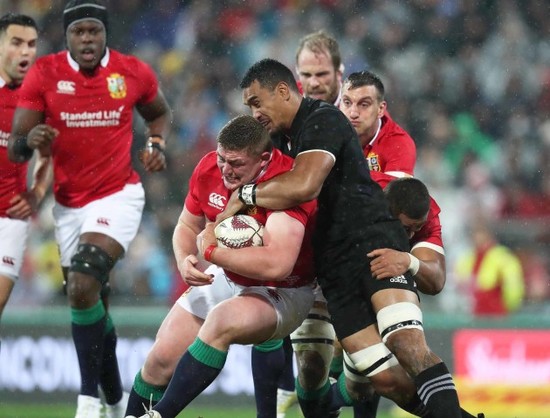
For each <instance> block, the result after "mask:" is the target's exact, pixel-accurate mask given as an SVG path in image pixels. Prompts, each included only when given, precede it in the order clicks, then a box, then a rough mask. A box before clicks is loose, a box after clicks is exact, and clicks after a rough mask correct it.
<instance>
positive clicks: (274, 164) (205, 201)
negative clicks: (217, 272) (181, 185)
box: [185, 149, 316, 287]
mask: <svg viewBox="0 0 550 418" xmlns="http://www.w3.org/2000/svg"><path fill="white" fill-rule="evenodd" d="M216 162H217V154H216V152H215V151H212V152H210V153H208V154H207V155H206V156H204V157H203V158H202V160H201V161H200V162H199V163H198V164H197V166H196V167H195V170H194V171H193V174H192V176H191V179H190V180H189V192H188V194H187V196H186V198H185V207H186V208H187V210H188V211H189V212H191V213H192V214H193V215H196V216H206V218H207V219H208V220H210V221H214V220H215V219H216V216H217V215H218V214H219V213H221V212H222V211H223V210H224V208H225V205H226V203H227V200H228V199H229V197H230V196H231V192H230V191H229V190H227V189H226V188H225V186H224V184H223V180H222V178H221V173H220V169H219V168H218V166H217V163H216ZM293 162H294V160H293V159H292V158H290V157H287V156H286V155H283V154H282V153H281V151H279V150H278V149H274V150H273V154H272V156H271V161H270V163H269V165H268V167H267V170H266V171H265V172H264V173H263V175H262V176H261V177H260V178H259V179H258V181H257V183H261V182H263V181H267V180H269V179H270V178H272V177H274V176H276V175H278V174H281V173H284V172H286V171H288V170H290V169H291V168H292V164H293ZM315 210H316V203H315V202H307V203H303V204H301V205H299V206H296V207H294V208H291V209H286V210H285V211H284V212H285V213H286V214H287V215H289V216H292V217H293V218H295V219H297V220H298V221H300V222H301V223H302V224H303V225H305V226H306V233H305V236H304V240H303V243H302V248H301V250H300V254H299V256H298V260H297V262H296V265H295V266H294V269H293V270H292V273H291V275H290V276H289V277H288V278H287V279H286V280H283V281H264V280H255V279H250V278H247V277H244V276H241V275H238V274H235V273H233V272H230V271H226V274H227V276H228V277H229V278H230V279H231V280H233V281H234V282H235V283H237V284H240V285H243V286H273V287H299V286H303V285H305V284H307V283H311V282H312V281H313V279H314V277H315V274H314V270H313V250H312V247H311V235H310V234H311V232H312V226H313V225H312V224H313V222H312V219H313V216H314V213H315ZM271 213H273V210H270V209H264V208H260V207H257V206H255V207H253V208H251V209H249V211H248V212H247V215H251V216H253V217H254V218H256V219H257V220H258V221H259V222H260V223H261V224H263V225H265V223H266V221H267V218H268V217H269V216H270V215H271Z"/></svg>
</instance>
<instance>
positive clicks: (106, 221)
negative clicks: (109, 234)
mask: <svg viewBox="0 0 550 418" xmlns="http://www.w3.org/2000/svg"><path fill="white" fill-rule="evenodd" d="M97 224H98V225H105V226H109V219H107V218H97Z"/></svg>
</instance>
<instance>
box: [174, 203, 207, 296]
mask: <svg viewBox="0 0 550 418" xmlns="http://www.w3.org/2000/svg"><path fill="white" fill-rule="evenodd" d="M204 224H205V220H204V217H203V216H196V215H193V214H192V213H191V212H189V211H188V210H187V208H186V207H185V206H184V208H183V210H182V212H181V214H180V217H179V219H178V223H177V225H176V227H175V228H174V234H173V235H172V246H173V249H174V256H175V258H176V264H177V266H178V270H179V272H180V274H181V276H182V278H183V280H184V281H185V282H186V283H187V284H189V285H190V286H200V285H204V284H210V283H211V277H210V276H209V275H207V274H204V273H203V272H202V267H204V265H201V264H200V263H199V260H198V258H197V257H196V254H197V235H198V234H199V232H200V231H202V229H203V228H204Z"/></svg>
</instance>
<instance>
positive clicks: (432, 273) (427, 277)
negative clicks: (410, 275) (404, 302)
mask: <svg viewBox="0 0 550 418" xmlns="http://www.w3.org/2000/svg"><path fill="white" fill-rule="evenodd" d="M411 254H412V255H413V256H415V257H416V258H417V259H418V260H419V262H420V263H419V268H418V272H417V273H416V274H415V275H414V281H415V282H416V285H417V287H418V290H420V291H421V292H422V293H424V294H426V295H437V294H438V293H440V292H441V291H442V290H443V287H444V286H445V281H446V274H445V255H444V254H441V253H440V252H437V251H435V250H433V249H431V248H427V247H415V248H413V250H412V251H411Z"/></svg>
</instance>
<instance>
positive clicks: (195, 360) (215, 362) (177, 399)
mask: <svg viewBox="0 0 550 418" xmlns="http://www.w3.org/2000/svg"><path fill="white" fill-rule="evenodd" d="M226 358H227V352H223V351H220V350H217V349H215V348H214V347H212V346H209V345H208V344H205V343H204V342H202V341H201V340H200V339H199V338H197V339H195V341H194V342H193V344H191V345H190V346H189V349H188V350H187V352H186V353H185V354H184V355H183V357H182V358H181V359H180V361H179V363H178V365H177V367H176V370H175V371H174V375H173V376H172V380H170V384H169V385H168V388H166V392H164V396H163V397H162V399H161V400H160V402H159V403H158V404H157V405H156V406H155V411H158V412H159V413H160V415H161V416H162V417H164V418H175V417H176V416H177V415H178V414H179V413H180V412H181V411H182V410H183V408H185V407H186V406H187V405H188V404H189V403H190V402H191V401H192V400H193V399H195V398H196V397H197V396H199V394H200V393H202V391H203V390H205V389H206V388H207V387H208V386H209V385H210V384H211V383H212V382H213V381H214V379H216V377H217V376H218V375H219V374H220V372H221V371H222V368H223V366H224V364H225V360H226Z"/></svg>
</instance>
